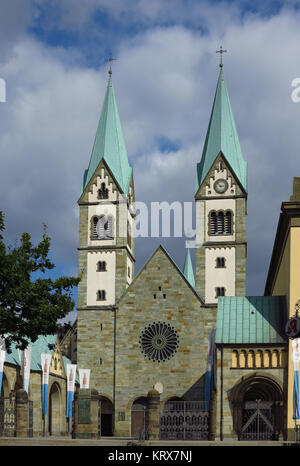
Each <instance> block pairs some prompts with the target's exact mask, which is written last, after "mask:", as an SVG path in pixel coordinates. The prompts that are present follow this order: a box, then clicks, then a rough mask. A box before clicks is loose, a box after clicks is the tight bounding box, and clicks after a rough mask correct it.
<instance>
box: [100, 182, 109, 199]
mask: <svg viewBox="0 0 300 466" xmlns="http://www.w3.org/2000/svg"><path fill="white" fill-rule="evenodd" d="M98 199H108V189H107V187H106V184H105V183H101V187H100V189H98Z"/></svg>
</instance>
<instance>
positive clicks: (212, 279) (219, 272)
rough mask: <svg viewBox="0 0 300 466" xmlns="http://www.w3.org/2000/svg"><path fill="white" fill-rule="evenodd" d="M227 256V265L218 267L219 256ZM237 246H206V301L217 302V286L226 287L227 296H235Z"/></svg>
mask: <svg viewBox="0 0 300 466" xmlns="http://www.w3.org/2000/svg"><path fill="white" fill-rule="evenodd" d="M218 257H224V258H225V267H224V268H219V267H217V258H218ZM235 261H236V258H235V247H224V248H213V247H212V248H206V250H205V266H206V274H205V302H206V303H209V304H213V303H217V302H218V299H217V298H216V288H217V287H224V288H225V296H235V278H236V277H235V274H236V272H235Z"/></svg>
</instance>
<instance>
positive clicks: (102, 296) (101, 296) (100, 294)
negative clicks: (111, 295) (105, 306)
mask: <svg viewBox="0 0 300 466" xmlns="http://www.w3.org/2000/svg"><path fill="white" fill-rule="evenodd" d="M105 300H106V291H105V290H98V291H97V301H105Z"/></svg>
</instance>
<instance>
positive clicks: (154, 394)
mask: <svg viewBox="0 0 300 466" xmlns="http://www.w3.org/2000/svg"><path fill="white" fill-rule="evenodd" d="M146 425H147V427H148V439H149V440H159V431H160V394H159V393H158V391H157V390H155V389H154V388H153V389H152V390H150V392H149V393H148V409H147V418H146Z"/></svg>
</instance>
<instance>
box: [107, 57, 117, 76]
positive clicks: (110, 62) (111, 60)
mask: <svg viewBox="0 0 300 466" xmlns="http://www.w3.org/2000/svg"><path fill="white" fill-rule="evenodd" d="M107 61H108V62H109V71H108V73H109V74H110V75H111V74H112V70H111V64H112V62H113V61H116V58H112V57H109V59H108V60H107Z"/></svg>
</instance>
